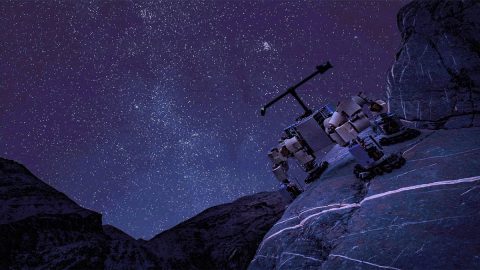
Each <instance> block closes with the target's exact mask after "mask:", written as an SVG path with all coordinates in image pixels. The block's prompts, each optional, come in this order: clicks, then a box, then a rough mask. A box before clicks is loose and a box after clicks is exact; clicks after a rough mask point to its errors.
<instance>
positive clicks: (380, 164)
mask: <svg viewBox="0 0 480 270" xmlns="http://www.w3.org/2000/svg"><path fill="white" fill-rule="evenodd" d="M330 68H332V65H331V64H330V63H329V62H327V63H326V64H324V65H321V66H317V67H316V71H315V72H314V73H312V74H311V75H310V76H308V77H307V78H305V79H303V80H302V81H301V82H299V83H298V84H296V85H294V86H293V87H290V88H288V89H287V91H285V92H284V93H283V94H281V95H279V96H278V97H276V98H275V99H274V100H272V101H271V102H269V103H268V104H266V105H265V106H264V107H262V108H261V115H265V113H266V110H267V109H268V107H270V106H272V105H273V104H275V103H276V102H278V101H279V100H281V99H282V98H283V97H285V96H287V95H292V96H293V97H294V98H295V99H296V100H297V102H298V103H299V104H300V106H301V107H302V108H303V110H304V113H303V114H302V115H301V116H300V117H298V118H297V119H296V122H295V123H294V124H293V125H291V126H289V127H287V128H286V129H285V130H284V132H283V135H282V137H281V139H280V140H279V142H278V145H277V146H276V147H274V148H272V149H271V150H270V151H269V153H268V157H269V158H270V160H271V162H272V172H273V174H274V175H275V177H276V178H277V180H278V181H280V182H281V183H282V185H283V186H284V187H285V188H286V190H288V191H289V192H290V193H291V194H292V195H293V196H294V197H295V196H298V195H299V194H300V193H301V192H302V190H301V188H300V187H299V186H298V185H296V184H295V183H293V182H292V181H291V180H290V179H289V175H288V170H289V165H288V160H289V159H291V158H293V159H295V160H296V161H297V163H298V165H299V166H300V167H301V168H302V169H303V170H304V171H305V172H306V173H307V175H308V176H307V178H306V179H305V183H307V184H308V183H311V182H313V181H314V180H315V179H317V178H319V177H320V176H321V174H322V173H323V172H324V171H325V170H326V169H327V167H328V162H327V161H322V162H317V156H316V155H318V151H319V150H322V149H324V148H325V147H327V146H329V145H331V144H332V143H336V144H338V145H340V146H342V147H348V149H349V152H350V153H351V154H352V155H353V156H354V157H355V159H356V160H357V162H358V164H357V165H356V166H355V168H354V174H355V176H356V177H358V178H360V179H371V178H373V177H374V176H375V175H378V174H382V173H384V172H390V171H391V170H393V169H395V168H399V167H401V166H402V165H403V164H404V163H405V159H404V158H403V157H402V156H401V155H399V154H390V155H386V154H385V153H384V151H383V148H382V146H381V145H380V144H379V143H378V142H377V140H376V139H375V138H374V137H373V136H372V135H363V133H362V131H364V130H365V129H367V128H368V127H370V126H372V127H374V130H375V131H376V132H377V134H378V135H379V136H380V137H381V140H382V138H385V139H384V140H383V141H388V142H392V143H397V142H400V141H401V140H402V139H403V140H406V139H409V138H412V137H413V135H415V134H416V136H418V134H417V133H416V130H412V129H406V128H404V127H403V125H402V124H401V122H400V121H399V120H398V118H395V116H394V115H392V114H388V113H387V108H386V103H385V102H384V101H382V100H376V101H372V100H369V99H368V98H367V97H366V96H365V95H363V94H362V93H360V94H359V95H357V96H354V97H352V99H351V100H347V101H343V102H340V103H338V105H337V107H336V108H334V107H332V106H331V105H325V106H323V107H322V108H321V109H319V110H316V111H312V110H311V109H309V108H308V107H307V105H306V104H305V103H304V102H303V101H302V100H301V99H300V97H299V96H298V94H297V92H296V89H297V88H298V87H300V86H301V85H303V84H304V83H305V82H307V81H308V80H310V79H312V78H313V77H315V76H316V75H318V74H323V73H325V72H326V71H327V70H329V69H330ZM364 108H368V109H369V111H370V112H371V115H372V116H371V117H369V116H368V115H367V114H365V113H364ZM370 118H374V120H370ZM397 120H398V121H397ZM405 133H408V134H409V135H405ZM390 138H396V139H390Z"/></svg>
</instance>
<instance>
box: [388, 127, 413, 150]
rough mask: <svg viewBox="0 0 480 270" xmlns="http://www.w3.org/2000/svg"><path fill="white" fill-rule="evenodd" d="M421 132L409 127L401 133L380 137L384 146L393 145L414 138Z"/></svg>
mask: <svg viewBox="0 0 480 270" xmlns="http://www.w3.org/2000/svg"><path fill="white" fill-rule="evenodd" d="M420 134H421V132H420V131H419V130H417V129H413V128H407V129H405V130H403V131H402V132H400V133H399V134H397V135H395V136H392V137H383V138H381V139H380V144H381V145H382V146H387V145H392V144H396V143H401V142H404V141H408V140H411V139H414V138H416V137H418V135H420Z"/></svg>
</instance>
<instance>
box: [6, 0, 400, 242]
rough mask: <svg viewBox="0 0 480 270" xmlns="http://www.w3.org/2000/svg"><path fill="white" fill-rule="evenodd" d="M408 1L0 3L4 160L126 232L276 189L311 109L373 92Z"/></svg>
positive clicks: (142, 231) (153, 228)
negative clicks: (297, 129)
mask: <svg viewBox="0 0 480 270" xmlns="http://www.w3.org/2000/svg"><path fill="white" fill-rule="evenodd" d="M406 3H407V1H324V0H316V1H274V0H263V1H261V0H257V1H255V0H248V1H244V0H238V1H237V0H231V1H226V0H211V1H203V0H197V1H173V0H172V1H0V15H1V16H0V155H1V156H2V157H5V158H8V159H14V160H17V161H19V162H21V163H23V164H25V165H26V166H27V167H28V168H29V169H30V170H31V171H32V172H33V173H34V174H35V175H37V176H38V177H40V178H41V179H42V180H44V181H45V182H46V183H48V184H50V185H52V186H53V187H55V188H56V189H58V190H60V191H62V192H64V193H65V194H67V195H68V196H69V197H70V198H72V199H73V200H74V201H75V202H77V203H78V204H80V205H81V206H83V207H86V208H89V209H92V210H95V211H98V212H100V213H102V214H103V220H104V223H108V224H112V225H114V226H116V227H118V228H120V229H122V230H124V231H125V232H127V233H129V234H130V235H132V236H133V237H136V238H139V237H141V238H144V239H149V238H151V237H153V236H154V235H156V234H157V233H159V232H161V231H162V230H165V229H168V228H170V227H172V226H174V225H175V224H177V223H179V222H181V221H183V220H185V219H187V218H189V217H192V216H194V215H195V214H197V213H199V212H201V211H203V210H204V209H206V208H208V207H210V206H213V205H217V204H221V203H226V202H229V201H231V200H233V199H235V198H238V197H241V196H244V195H248V194H252V193H255V192H260V191H270V190H275V189H276V188H277V186H278V182H276V180H275V178H274V177H273V175H272V174H271V172H270V169H269V168H270V164H269V161H268V159H267V157H266V153H267V152H268V150H269V149H270V148H271V147H272V146H273V145H274V144H275V143H276V141H277V140H278V138H279V136H280V133H281V131H282V129H283V128H284V127H286V126H288V125H290V124H291V123H292V122H293V121H294V119H295V118H296V117H297V116H299V114H300V113H301V109H300V107H299V106H297V104H295V101H294V100H293V98H291V97H289V98H286V99H285V100H283V101H282V102H280V103H278V104H277V105H275V106H274V107H273V108H271V109H270V110H269V111H268V112H267V115H266V116H265V117H262V116H260V114H259V109H260V107H261V106H262V105H263V104H264V103H266V102H268V101H269V100H270V99H272V98H274V97H275V96H276V95H277V94H279V93H280V92H281V91H284V90H285V89H286V88H287V87H289V86H291V85H293V84H295V83H296V82H298V81H299V80H300V79H301V78H303V77H305V76H307V75H309V74H310V73H312V72H313V71H314V67H315V66H316V65H319V64H323V63H325V62H326V61H327V60H328V61H330V62H331V63H332V65H333V66H334V68H333V69H331V70H329V71H328V72H327V73H325V74H324V75H321V76H317V77H316V78H315V79H314V80H312V81H311V82H309V83H307V84H305V85H304V86H302V88H300V89H299V90H298V93H299V94H300V95H301V96H302V97H303V99H304V100H305V101H306V103H307V104H308V105H310V107H312V108H320V107H321V106H322V105H323V104H325V103H327V102H331V103H332V104H335V103H336V102H337V101H338V100H340V99H343V98H346V97H349V96H350V95H352V94H355V93H358V92H359V91H364V92H366V93H367V94H370V95H373V96H378V97H383V96H384V90H385V85H386V73H387V70H388V69H389V67H390V66H391V64H392V63H393V61H394V56H395V53H396V50H397V49H398V48H399V46H400V34H399V32H398V30H397V27H396V13H397V12H398V10H399V9H400V7H402V6H403V5H405V4H406Z"/></svg>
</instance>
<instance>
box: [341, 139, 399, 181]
mask: <svg viewBox="0 0 480 270" xmlns="http://www.w3.org/2000/svg"><path fill="white" fill-rule="evenodd" d="M348 150H349V152H350V153H351V154H352V155H353V156H354V157H355V159H356V160H357V162H358V164H356V165H355V168H354V169H353V173H354V174H355V176H356V177H357V178H359V179H362V180H370V179H372V178H373V177H375V176H376V175H382V174H384V173H390V172H392V170H393V169H398V168H400V167H402V166H403V165H404V164H405V158H403V156H402V155H401V154H396V153H393V154H390V155H385V153H384V152H383V151H382V148H381V146H380V145H379V144H378V143H377V141H376V140H375V139H374V138H373V137H372V136H368V137H366V138H363V139H361V138H359V139H357V141H356V142H354V143H352V144H351V145H350V146H349V149H348Z"/></svg>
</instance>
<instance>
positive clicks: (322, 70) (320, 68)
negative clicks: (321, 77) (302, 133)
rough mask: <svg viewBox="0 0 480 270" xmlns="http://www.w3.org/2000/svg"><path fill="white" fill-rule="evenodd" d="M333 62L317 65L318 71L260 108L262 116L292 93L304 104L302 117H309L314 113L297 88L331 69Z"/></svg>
mask: <svg viewBox="0 0 480 270" xmlns="http://www.w3.org/2000/svg"><path fill="white" fill-rule="evenodd" d="M332 67H333V66H332V64H330V62H327V63H326V64H324V65H321V66H317V67H316V69H317V70H316V71H315V72H314V73H312V74H310V75H309V76H308V77H306V78H305V79H303V80H302V81H300V82H299V83H297V84H295V85H294V86H292V87H290V88H288V89H287V90H286V91H285V92H283V93H282V94H281V95H279V96H278V97H276V98H274V99H273V100H272V101H270V102H269V103H267V104H266V105H265V106H263V107H262V108H261V109H260V114H261V115H262V116H264V115H265V113H266V112H267V109H268V108H269V107H270V106H272V105H273V104H275V103H277V102H278V101H279V100H281V99H282V98H283V97H285V96H286V95H288V94H290V95H292V96H293V97H294V98H295V100H296V101H297V102H298V103H299V104H300V106H302V108H303V110H304V111H305V112H304V114H303V115H302V116H300V118H304V117H307V116H309V115H311V114H312V110H310V109H309V108H308V107H307V105H305V103H304V102H303V101H302V99H301V98H300V97H299V96H298V94H297V92H296V90H297V88H298V87H300V86H301V85H303V84H304V83H306V82H307V81H309V80H311V79H312V78H313V77H315V76H316V75H318V74H323V73H325V72H326V71H327V70H329V69H330V68H332Z"/></svg>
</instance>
